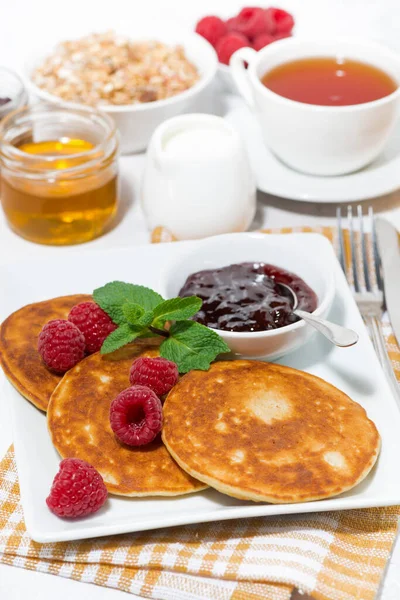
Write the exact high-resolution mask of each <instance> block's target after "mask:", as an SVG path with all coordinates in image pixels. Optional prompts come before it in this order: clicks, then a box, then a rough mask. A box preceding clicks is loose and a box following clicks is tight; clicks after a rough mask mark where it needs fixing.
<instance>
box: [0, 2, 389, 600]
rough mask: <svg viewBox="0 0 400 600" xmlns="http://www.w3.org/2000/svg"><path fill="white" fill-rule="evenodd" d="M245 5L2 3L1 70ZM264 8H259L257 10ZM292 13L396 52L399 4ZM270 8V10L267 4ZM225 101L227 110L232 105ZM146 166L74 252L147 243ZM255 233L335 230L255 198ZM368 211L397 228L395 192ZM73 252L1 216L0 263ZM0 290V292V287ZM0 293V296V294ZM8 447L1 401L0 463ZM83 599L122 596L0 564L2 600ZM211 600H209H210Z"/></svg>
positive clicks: (125, 170) (308, 25) (313, 5)
mask: <svg viewBox="0 0 400 600" xmlns="http://www.w3.org/2000/svg"><path fill="white" fill-rule="evenodd" d="M244 4H245V3H243V2H240V1H238V0H201V1H200V0H197V1H194V0H191V1H189V0H168V1H166V0H146V1H145V2H144V1H143V0H113V1H112V2H106V1H105V0H85V1H84V0H68V2H65V3H62V4H60V3H58V4H57V3H55V2H54V1H51V0H34V1H32V0H12V1H10V0H9V1H7V2H6V0H3V2H2V3H1V8H2V10H1V19H0V64H3V65H4V66H9V67H13V68H16V69H21V66H22V64H23V61H24V60H25V59H26V58H27V57H28V56H29V54H30V52H31V51H34V50H35V49H40V48H41V47H43V46H45V47H47V46H48V45H51V44H53V43H56V42H57V41H59V40H62V39H66V38H68V37H69V36H72V37H74V36H79V35H83V34H85V33H87V32H90V31H104V30H106V29H110V28H113V29H116V30H118V23H120V22H121V23H122V22H124V21H125V23H126V19H127V18H130V19H138V18H154V19H157V20H158V19H167V20H170V19H171V18H174V20H176V21H178V22H180V23H181V24H182V26H185V27H189V28H192V27H193V24H194V23H195V22H196V20H197V19H198V18H199V17H200V16H203V15H206V14H220V15H221V16H226V17H227V16H231V15H232V14H233V13H234V12H235V11H237V10H238V9H239V8H240V7H241V6H243V5H244ZM260 4H262V3H260ZM273 4H278V5H279V6H281V7H282V8H287V9H288V10H291V11H293V12H294V13H295V15H296V16H297V19H298V23H299V26H298V29H299V30H301V33H310V34H316V33H322V32H327V33H332V34H340V35H352V36H353V35H360V36H367V37H369V38H373V39H376V40H381V41H385V42H386V43H387V44H389V45H391V46H392V47H393V48H395V49H397V50H399V51H400V37H399V35H398V32H399V31H400V9H399V6H398V0H301V2H299V1H298V0H280V1H279V2H276V3H275V2H274V3H273ZM266 5H268V3H266ZM234 101H236V100H232V99H229V98H225V106H228V107H229V103H230V102H234ZM143 164H144V157H143V156H142V155H136V156H129V157H123V158H122V159H121V174H122V180H123V204H124V211H123V215H122V218H121V220H120V222H119V224H118V225H117V226H116V227H115V229H113V230H112V231H111V232H110V233H108V234H107V235H105V236H103V237H102V238H100V239H98V240H95V241H93V242H91V243H89V244H84V245H82V246H80V247H79V248H80V249H81V250H82V251H85V250H86V249H94V248H107V247H108V248H111V247H115V246H131V245H136V244H142V243H147V242H148V241H149V232H148V230H147V228H146V223H145V221H144V218H143V215H142V213H141V210H140V206H139V200H138V195H139V186H140V178H141V173H142V169H143ZM258 200H259V202H258V211H257V216H256V220H255V222H254V224H253V228H254V229H256V228H258V227H261V226H265V227H279V226H297V225H325V224H326V225H329V224H334V216H335V206H333V205H316V204H308V203H299V202H295V201H290V200H282V199H279V198H274V197H271V196H267V195H266V194H260V195H259V198H258ZM372 204H373V206H374V210H375V211H376V212H380V213H382V214H386V215H388V216H389V218H390V219H391V220H392V221H394V222H395V223H396V224H397V225H398V226H399V228H400V192H398V193H395V194H391V195H390V196H386V197H384V198H379V199H376V200H375V201H373V202H372ZM76 250H77V247H76V246H75V247H71V248H54V247H46V246H38V245H34V244H31V243H29V242H26V241H24V240H22V239H21V238H19V237H18V236H16V235H15V234H13V233H12V232H11V231H10V230H9V229H8V228H7V226H6V224H5V222H4V219H3V216H2V214H0V262H2V261H7V260H8V258H9V257H11V256H13V257H16V256H28V255H29V256H30V257H31V256H32V255H34V256H35V255H36V256H37V257H38V259H39V258H40V257H41V256H46V255H48V254H49V253H50V252H52V253H53V254H54V253H55V252H60V253H66V252H70V251H76ZM0 290H1V288H0ZM0 293H1V292H0ZM11 442H12V435H11V432H10V428H9V414H8V408H7V405H6V402H5V400H4V398H3V397H1V398H0V456H1V455H3V454H4V452H5V451H6V449H7V448H8V447H9V445H10V443H11ZM74 595H75V597H77V598H81V597H84V596H85V595H89V597H90V598H91V599H93V600H118V599H119V598H120V599H121V600H122V598H123V597H124V596H125V597H127V596H126V594H125V593H124V592H119V591H115V590H109V589H106V588H101V587H97V586H93V585H91V586H90V587H89V586H88V585H87V584H82V583H77V582H74V581H71V580H67V579H62V578H60V577H54V576H50V575H45V574H39V573H36V572H30V571H26V570H23V569H17V568H13V567H9V566H4V565H0V599H1V600H3V599H4V600H22V599H23V600H25V599H26V598H29V600H54V598H57V600H70V598H71V597H73V596H74ZM379 597H380V598H381V600H398V599H399V598H400V541H399V542H398V543H397V544H396V547H395V550H394V552H393V556H392V559H391V562H390V564H389V566H388V570H387V574H386V577H385V580H384V584H383V586H382V589H381V592H380V594H379ZM211 600H212V599H211ZM332 600H335V599H332Z"/></svg>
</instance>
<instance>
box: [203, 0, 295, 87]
mask: <svg viewBox="0 0 400 600" xmlns="http://www.w3.org/2000/svg"><path fill="white" fill-rule="evenodd" d="M293 27H294V18H293V15H291V14H290V13H288V12H287V11H285V10H283V9H281V8H275V7H272V6H271V7H269V8H262V7H259V6H247V7H244V8H242V9H241V11H240V12H239V13H238V14H237V15H235V16H233V17H230V18H229V19H226V20H223V19H221V18H220V17H217V16H215V15H209V16H206V17H203V18H202V19H200V21H198V23H197V25H196V33H198V34H199V35H201V36H203V37H204V38H205V39H206V40H207V41H208V42H209V43H210V44H211V45H212V46H213V48H214V49H215V51H216V53H217V55H218V60H219V79H220V81H221V83H222V86H223V88H224V90H225V91H229V92H235V91H236V89H235V85H234V82H233V78H232V76H231V73H230V69H229V61H230V58H231V56H232V54H233V53H234V52H236V50H239V49H240V48H245V47H247V48H253V49H254V50H257V51H258V50H261V49H262V48H264V47H265V46H268V45H269V44H272V43H273V42H275V41H277V40H281V39H283V38H287V37H290V36H291V35H292V33H293Z"/></svg>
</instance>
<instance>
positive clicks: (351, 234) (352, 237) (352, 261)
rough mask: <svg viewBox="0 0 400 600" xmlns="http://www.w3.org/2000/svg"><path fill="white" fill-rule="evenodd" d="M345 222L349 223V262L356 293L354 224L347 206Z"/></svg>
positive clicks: (351, 211) (356, 273) (349, 208)
mask: <svg viewBox="0 0 400 600" xmlns="http://www.w3.org/2000/svg"><path fill="white" fill-rule="evenodd" d="M347 220H348V223H349V233H350V254H351V257H350V261H351V269H352V272H353V285H354V289H355V291H356V292H359V291H360V284H359V277H358V272H357V251H356V240H355V234H354V224H353V209H352V207H351V206H350V205H349V206H348V207H347Z"/></svg>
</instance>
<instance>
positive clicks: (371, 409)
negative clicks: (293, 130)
mask: <svg viewBox="0 0 400 600" xmlns="http://www.w3.org/2000/svg"><path fill="white" fill-rule="evenodd" d="M195 244H196V242H180V243H176V244H165V245H162V246H157V245H156V246H150V245H149V246H142V247H139V246H137V247H132V248H129V249H126V248H124V249H117V250H112V251H102V252H89V251H86V252H84V251H77V252H76V253H69V254H68V256H65V255H64V256H63V257H60V254H58V257H56V258H54V259H47V260H43V261H40V262H38V261H36V262H35V261H29V260H27V261H19V262H15V263H12V264H9V265H7V266H3V267H1V268H0V281H1V282H2V291H3V293H2V295H1V299H0V318H1V319H3V318H5V317H6V316H7V315H8V314H9V313H11V312H12V311H14V310H16V309H18V308H20V307H21V306H23V305H25V304H28V303H29V302H35V301H39V300H43V299H45V298H51V297H55V296H60V295H64V294H71V293H91V292H92V290H93V289H94V288H96V287H98V286H99V285H102V284H104V283H106V282H107V281H112V280H115V279H119V280H124V281H131V282H135V283H140V284H142V285H148V286H150V287H153V288H155V289H157V288H159V276H160V273H161V272H162V271H163V270H164V269H165V268H166V266H167V265H168V263H169V261H175V260H176V259H177V258H178V257H179V256H180V255H182V254H184V253H186V252H187V251H188V250H189V249H190V250H192V248H194V247H195ZM266 244H274V245H277V244H278V245H279V244H285V246H286V247H287V246H288V245H292V244H293V246H294V247H298V246H299V245H301V247H302V249H303V250H304V251H307V252H309V253H310V254H312V255H317V256H320V257H324V260H325V264H326V268H327V269H332V270H333V271H334V273H335V279H336V296H335V301H334V305H333V308H332V311H331V314H330V316H331V318H332V320H334V321H337V322H338V323H341V324H343V325H347V326H348V327H352V328H353V329H356V330H357V331H358V332H359V334H360V341H359V343H358V344H357V345H356V346H354V347H352V348H346V349H339V348H335V347H333V346H332V345H330V344H329V342H327V341H326V340H325V339H324V338H322V336H320V335H315V336H314V337H313V338H312V339H311V341H310V342H309V343H308V344H307V345H306V346H304V347H303V348H301V349H300V350H298V351H296V352H294V353H292V354H290V355H287V356H286V357H284V358H283V359H281V360H280V361H279V362H281V363H282V364H285V365H289V366H291V367H295V368H297V369H302V370H304V371H307V372H309V373H313V374H315V375H318V376H319V377H322V378H324V379H325V380H327V381H329V382H330V383H332V384H333V385H335V386H337V387H338V388H340V389H341V390H343V391H344V392H345V393H347V394H348V395H349V396H350V397H351V398H353V399H354V400H356V401H357V402H359V403H360V404H361V405H362V406H364V408H365V409H366V410H367V413H368V415H369V417H370V418H371V419H372V420H373V421H374V422H375V423H376V425H377V427H378V430H379V432H380V434H381V436H382V451H381V455H380V457H379V460H378V463H377V465H376V466H375V468H374V469H373V470H372V472H371V473H370V474H369V476H368V477H367V478H366V479H365V480H364V481H363V482H362V483H361V484H360V485H358V486H357V487H355V488H354V489H353V490H350V491H349V492H346V493H345V494H342V495H341V496H338V497H336V498H331V499H328V500H321V501H317V502H309V503H303V504H302V503H300V504H282V505H277V504H255V503H251V502H242V501H240V500H236V499H235V498H230V497H229V496H225V495H222V494H220V493H218V492H216V491H214V490H207V491H204V492H199V493H197V494H193V495H191V496H182V497H181V498H161V499H160V498H149V499H137V500H136V499H124V498H118V497H116V496H111V497H110V498H109V501H108V502H107V503H106V505H105V506H104V507H103V509H101V510H100V511H99V512H98V513H97V514H95V515H93V516H91V517H89V518H86V519H82V520H78V521H73V520H72V521H68V520H62V519H58V518H57V517H56V516H54V515H53V514H52V513H51V512H50V511H49V510H48V508H47V506H46V504H45V498H46V496H47V495H48V492H49V490H50V487H51V483H52V480H53V477H54V475H55V473H56V472H57V470H58V464H59V460H60V458H59V456H58V454H57V452H56V450H55V449H54V448H53V446H52V444H51V442H50V438H49V435H48V433H47V427H46V419H45V416H44V415H43V413H41V412H40V411H39V410H37V409H36V408H35V407H34V406H32V405H31V404H30V403H29V402H27V401H26V400H25V399H24V398H23V397H22V396H20V394H19V393H18V392H17V391H16V390H15V389H14V388H13V387H12V386H11V385H10V384H9V383H8V382H5V386H4V393H5V395H6V399H7V401H8V402H9V403H10V405H11V408H12V414H13V423H14V443H15V453H16V460H17V466H18V474H19V481H20V486H21V499H22V505H23V509H24V515H25V522H26V526H27V529H28V532H29V533H30V535H31V536H32V538H33V539H34V540H37V541H40V542H56V541H63V540H74V539H80V538H88V537H95V536H102V535H109V534H116V533H125V532H130V531H139V530H145V529H153V528H157V527H166V526H173V525H180V524H186V523H196V522H204V521H218V520H222V519H235V518H243V517H252V516H260V515H276V514H288V513H304V512H312V511H327V510H341V509H350V508H363V507H368V506H385V505H393V504H399V503H400V477H399V475H398V470H399V469H398V457H399V456H400V411H399V409H398V407H397V404H396V401H395V399H394V398H393V396H392V394H391V391H390V388H389V386H388V384H387V382H386V380H385V377H384V375H383V373H382V371H381V368H380V365H379V363H378V360H377V357H376V355H375V352H374V350H373V347H372V344H371V342H370V340H369V338H368V333H367V331H366V329H365V327H364V325H363V322H362V319H361V317H360V314H359V312H358V310H357V307H356V305H355V303H354V301H353V298H352V296H351V292H350V290H349V288H348V286H347V283H346V280H345V278H344V276H343V273H342V272H341V269H340V266H339V263H338V262H337V260H336V258H335V255H334V252H333V249H332V247H331V245H330V244H329V243H328V242H327V240H326V239H325V238H323V237H322V236H318V235H315V234H290V235H285V236H272V235H271V236H266ZM56 256H57V255H56ZM254 260H257V257H255V258H254Z"/></svg>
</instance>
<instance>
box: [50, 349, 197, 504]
mask: <svg viewBox="0 0 400 600" xmlns="http://www.w3.org/2000/svg"><path fill="white" fill-rule="evenodd" d="M140 354H144V355H146V356H156V355H157V351H156V350H154V349H153V350H151V349H148V350H147V351H144V350H143V346H139V345H133V346H132V347H131V348H123V349H122V350H121V351H119V352H118V353H114V354H113V355H107V356H101V355H100V354H99V353H96V354H92V355H91V356H88V357H87V358H85V359H84V360H83V361H81V362H80V363H79V364H77V365H76V366H75V367H73V368H72V369H70V370H69V371H68V372H67V373H66V374H65V375H64V377H63V379H62V381H61V382H60V383H59V385H58V386H57V388H56V390H55V391H54V393H53V395H52V396H51V400H50V404H49V408H48V412H47V424H48V428H49V432H50V436H51V439H52V442H53V444H54V446H55V447H56V449H57V450H58V452H59V453H60V455H61V456H62V457H63V458H68V457H71V458H81V459H83V460H86V461H87V462H88V463H90V464H91V465H93V466H94V467H95V468H96V469H97V470H98V471H99V472H100V473H101V475H102V477H103V479H104V482H105V484H106V486H107V489H108V491H109V492H110V493H112V494H117V495H121V496H149V495H151V496H177V495H180V494H189V493H191V492H196V491H198V490H201V489H204V488H205V487H207V486H205V485H204V484H203V483H200V482H199V481H196V480H195V479H193V478H192V477H190V475H188V474H187V473H185V472H184V471H183V470H182V469H181V468H180V467H179V466H178V465H177V464H176V462H175V461H174V460H173V459H172V458H171V456H170V454H169V453H168V451H167V449H166V448H165V446H164V444H163V443H162V440H161V436H158V437H157V438H156V439H155V440H154V441H153V442H151V443H150V444H147V445H145V446H139V447H136V448H133V447H129V446H125V445H123V444H121V443H120V442H119V441H118V440H117V439H116V437H115V435H114V433H113V431H112V429H111V426H110V421H109V411H110V404H111V402H112V401H113V400H114V398H115V397H116V396H117V395H118V394H119V392H122V390H124V389H125V388H127V387H129V385H130V383H129V369H130V366H131V364H132V361H133V360H134V359H135V358H137V357H138V356H139V355H140Z"/></svg>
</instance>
